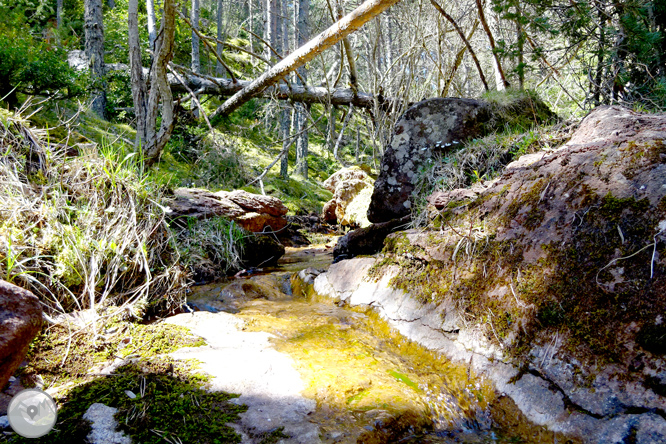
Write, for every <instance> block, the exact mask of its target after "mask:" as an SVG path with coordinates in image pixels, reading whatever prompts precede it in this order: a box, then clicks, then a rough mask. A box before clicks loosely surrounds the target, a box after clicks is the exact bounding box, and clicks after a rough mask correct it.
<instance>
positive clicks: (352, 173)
mask: <svg viewBox="0 0 666 444" xmlns="http://www.w3.org/2000/svg"><path fill="white" fill-rule="evenodd" d="M352 179H357V180H363V181H367V182H370V183H372V178H371V177H370V176H369V175H368V173H366V172H365V171H363V170H362V169H361V168H360V167H357V166H352V167H349V168H343V169H341V170H339V171H336V172H335V173H333V174H331V176H330V177H329V178H328V179H326V180H325V181H324V183H323V184H322V185H323V186H324V188H326V189H327V190H328V191H330V192H331V193H335V189H336V188H337V187H338V184H339V183H340V182H346V181H348V180H352Z"/></svg>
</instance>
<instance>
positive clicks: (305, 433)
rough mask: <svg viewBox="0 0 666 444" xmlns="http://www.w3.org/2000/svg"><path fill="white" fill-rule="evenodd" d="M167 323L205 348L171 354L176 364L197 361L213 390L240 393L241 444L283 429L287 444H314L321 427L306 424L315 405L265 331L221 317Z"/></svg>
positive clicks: (201, 315) (186, 316)
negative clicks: (242, 410) (242, 408)
mask: <svg viewBox="0 0 666 444" xmlns="http://www.w3.org/2000/svg"><path fill="white" fill-rule="evenodd" d="M166 322H168V323H170V324H174V325H181V326H184V327H187V328H189V329H190V330H191V331H192V333H194V334H196V335H198V336H201V337H202V338H203V339H204V340H205V341H206V343H207V345H205V346H203V347H191V348H183V349H180V350H177V351H176V352H174V353H172V354H171V355H170V356H172V357H173V358H174V359H197V360H198V361H200V362H201V370H202V371H204V372H206V373H208V374H209V375H211V376H212V381H211V389H212V390H219V391H224V392H228V393H239V394H240V397H239V398H237V400H236V402H237V403H238V404H245V405H247V407H248V410H247V412H245V413H243V414H242V415H241V421H240V429H241V430H238V431H239V433H241V435H242V436H243V443H248V444H254V443H259V442H260V441H261V438H262V435H263V434H265V433H268V432H271V431H273V430H275V429H276V428H278V427H284V433H285V434H286V435H289V436H290V438H288V439H283V440H281V441H280V442H282V443H285V444H287V443H289V444H292V443H293V444H309V443H318V442H320V440H319V427H318V426H317V425H316V424H312V423H311V422H309V421H308V414H309V413H311V412H313V411H314V410H315V407H316V404H315V401H314V400H311V399H306V398H304V397H303V396H302V395H301V392H302V391H303V389H304V385H303V381H302V380H301V377H300V375H299V374H298V372H297V371H296V369H295V368H294V365H293V361H292V360H291V358H290V357H288V356H287V355H284V354H282V353H279V352H278V351H277V350H275V349H274V348H273V347H272V345H271V343H270V338H271V337H272V336H273V335H271V334H269V333H264V332H247V331H242V329H243V325H244V322H243V321H242V320H241V319H239V318H238V317H236V316H234V315H232V314H229V313H225V312H220V313H209V312H195V313H183V314H179V315H176V316H173V317H171V318H169V319H167V321H166Z"/></svg>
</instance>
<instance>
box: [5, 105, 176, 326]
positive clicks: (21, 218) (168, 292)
mask: <svg viewBox="0 0 666 444" xmlns="http://www.w3.org/2000/svg"><path fill="white" fill-rule="evenodd" d="M42 138H43V139H46V138H47V135H46V134H44V133H41V132H39V131H37V130H31V129H30V128H28V127H27V126H26V124H25V122H22V121H21V120H20V119H18V118H16V117H13V116H11V115H10V116H8V117H6V118H5V119H3V120H2V121H0V147H2V156H3V162H2V163H0V166H1V167H2V171H1V174H2V175H3V177H4V180H3V183H2V186H1V187H0V197H1V198H0V211H1V212H2V213H3V214H12V215H13V216H12V217H11V218H6V219H3V220H2V222H1V227H0V228H1V230H2V233H3V237H2V238H0V263H2V264H3V268H4V270H3V271H4V272H3V273H2V278H3V279H13V280H14V281H15V282H16V283H17V284H19V285H21V286H24V287H26V288H29V289H31V290H32V291H33V292H34V293H35V294H37V295H39V296H40V297H41V299H42V301H43V302H44V304H45V306H47V307H49V308H50V309H51V310H55V311H59V312H62V311H70V310H74V309H83V308H91V309H96V308H99V307H100V306H104V305H105V304H108V303H123V302H129V303H130V305H133V306H134V308H135V310H134V314H135V315H136V316H139V317H140V316H141V315H142V314H143V312H144V311H159V310H163V309H164V310H171V309H173V308H174V307H176V306H179V305H180V304H181V303H182V298H183V297H184V293H183V290H184V288H183V287H184V283H185V277H186V276H185V273H184V272H183V270H182V269H181V268H180V266H179V265H178V263H177V254H176V251H175V249H174V248H173V247H172V245H171V244H170V233H169V231H168V228H167V226H166V223H165V222H164V219H163V216H164V210H163V207H162V206H160V204H159V203H158V202H159V201H160V199H161V195H162V193H163V190H162V189H161V188H160V187H159V185H158V184H155V183H154V182H151V181H149V180H148V177H147V176H146V175H145V174H144V169H143V164H142V161H141V159H140V158H139V157H138V156H136V155H134V153H129V154H126V153H125V152H123V151H122V150H117V149H115V148H112V147H111V146H108V145H107V146H103V147H102V148H101V149H100V152H99V154H98V153H97V152H94V151H91V152H86V153H81V154H82V155H81V156H79V157H66V155H65V149H64V148H61V147H57V146H56V145H55V144H47V143H45V142H43V139H42ZM27 141H30V142H27Z"/></svg>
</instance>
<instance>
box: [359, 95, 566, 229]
mask: <svg viewBox="0 0 666 444" xmlns="http://www.w3.org/2000/svg"><path fill="white" fill-rule="evenodd" d="M507 97H508V98H509V99H508V100H507V103H505V104H501V103H497V102H492V103H489V102H483V101H479V100H472V99H456V98H436V99H428V100H424V101H422V102H419V103H417V104H416V105H414V106H412V107H411V108H409V109H408V110H407V112H405V114H403V115H402V117H400V119H399V120H398V122H396V124H395V128H394V130H393V135H392V137H391V141H390V143H389V145H388V146H387V147H386V149H385V152H384V156H383V157H382V162H381V166H380V170H379V177H378V178H377V181H376V182H375V188H374V191H373V194H372V200H371V202H370V207H369V208H368V219H369V220H370V222H375V223H376V222H386V221H389V220H391V219H395V218H400V217H403V216H406V215H408V214H410V212H411V207H412V202H411V200H410V198H411V194H412V192H413V191H414V187H415V182H416V180H417V175H418V173H419V170H420V169H421V168H423V167H424V166H425V165H427V163H428V162H430V161H431V160H432V159H433V157H434V156H438V155H445V154H446V153H447V152H449V151H451V150H454V149H456V148H460V147H461V146H462V143H463V142H465V141H466V140H468V139H470V138H474V137H479V136H483V135H486V134H488V133H490V132H492V131H494V130H497V129H500V128H502V127H503V126H504V125H505V124H510V125H521V126H527V125H529V124H530V123H531V124H534V123H539V122H542V121H545V120H547V119H550V118H552V117H554V114H553V113H552V112H551V111H550V110H549V109H548V107H547V106H546V105H545V104H544V103H543V102H542V101H540V100H539V99H538V98H537V97H534V96H532V95H530V94H529V93H523V94H517V95H515V97H511V96H510V95H509V96H507Z"/></svg>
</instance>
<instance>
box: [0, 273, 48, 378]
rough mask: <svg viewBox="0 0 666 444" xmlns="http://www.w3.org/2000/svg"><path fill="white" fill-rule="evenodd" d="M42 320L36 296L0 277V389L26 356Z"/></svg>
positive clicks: (40, 308)
mask: <svg viewBox="0 0 666 444" xmlns="http://www.w3.org/2000/svg"><path fill="white" fill-rule="evenodd" d="M42 323H43V321H42V307H41V305H40V303H39V299H37V297H36V296H35V295H34V294H32V293H31V292H29V291H28V290H25V289H23V288H21V287H17V286H16V285H13V284H10V283H9V282H5V281H0V389H2V388H3V387H4V386H5V384H7V381H8V380H9V377H10V376H11V375H12V373H14V371H15V370H16V369H17V367H18V366H19V365H20V364H21V362H22V361H23V359H24V358H25V354H26V353H27V351H28V346H29V345H30V342H31V341H32V340H33V338H34V337H35V336H37V333H39V331H40V330H41V328H42Z"/></svg>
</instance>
